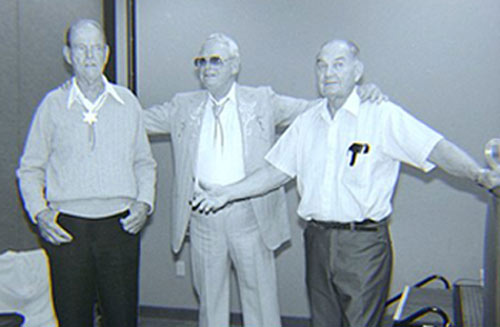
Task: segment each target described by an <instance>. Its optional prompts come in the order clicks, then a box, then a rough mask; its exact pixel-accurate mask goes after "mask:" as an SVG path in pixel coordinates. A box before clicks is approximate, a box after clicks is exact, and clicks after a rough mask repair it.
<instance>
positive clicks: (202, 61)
mask: <svg viewBox="0 0 500 327" xmlns="http://www.w3.org/2000/svg"><path fill="white" fill-rule="evenodd" d="M229 59H231V58H227V59H222V57H220V56H210V57H196V58H194V65H195V67H196V68H202V67H205V66H206V65H208V64H209V63H210V65H211V66H214V67H220V66H222V65H223V64H224V62H225V61H228V60H229Z"/></svg>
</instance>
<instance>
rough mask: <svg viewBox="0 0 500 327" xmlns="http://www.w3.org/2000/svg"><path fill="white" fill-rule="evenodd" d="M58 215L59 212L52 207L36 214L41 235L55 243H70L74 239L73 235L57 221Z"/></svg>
mask: <svg viewBox="0 0 500 327" xmlns="http://www.w3.org/2000/svg"><path fill="white" fill-rule="evenodd" d="M58 216H59V212H57V211H54V210H51V209H45V210H43V211H41V212H40V213H39V214H37V215H36V220H37V222H38V223H37V225H38V230H39V231H40V236H42V237H43V239H44V240H46V241H47V242H49V243H52V244H54V245H60V244H63V243H69V242H71V241H72V240H73V236H71V234H70V233H68V231H66V230H65V229H64V228H62V227H61V226H60V225H59V224H58V223H57V217H58Z"/></svg>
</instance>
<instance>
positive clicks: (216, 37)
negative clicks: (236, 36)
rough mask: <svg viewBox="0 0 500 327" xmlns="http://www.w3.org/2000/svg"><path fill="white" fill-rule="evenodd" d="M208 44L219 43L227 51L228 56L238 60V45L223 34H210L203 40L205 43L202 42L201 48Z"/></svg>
mask: <svg viewBox="0 0 500 327" xmlns="http://www.w3.org/2000/svg"><path fill="white" fill-rule="evenodd" d="M208 42H216V43H221V44H223V45H224V46H225V47H226V48H227V49H228V50H229V56H231V57H235V58H238V59H239V58H240V48H239V47H238V44H237V43H236V41H234V40H233V39H231V38H230V37H229V36H227V35H226V34H223V33H213V34H210V35H209V36H208V37H207V39H206V40H205V42H203V46H205V44H206V43H208Z"/></svg>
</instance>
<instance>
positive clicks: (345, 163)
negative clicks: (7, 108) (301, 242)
mask: <svg viewBox="0 0 500 327" xmlns="http://www.w3.org/2000/svg"><path fill="white" fill-rule="evenodd" d="M358 53H359V49H358V47H357V46H356V45H355V44H354V43H352V42H350V41H344V40H333V41H330V42H328V43H326V44H325V45H324V46H323V47H322V48H321V50H320V52H319V54H318V55H317V61H316V74H317V78H318V86H319V91H320V93H321V95H322V96H323V97H325V99H324V101H323V102H321V103H319V104H317V105H316V106H315V107H314V108H312V109H310V110H309V111H307V112H305V113H303V114H301V115H300V116H299V117H298V118H297V119H296V120H295V121H294V123H292V125H291V126H290V127H289V128H288V130H287V131H286V132H285V133H284V135H283V136H282V137H281V138H280V139H279V140H278V142H277V143H276V144H275V145H274V147H273V148H272V149H271V150H270V151H269V153H268V154H267V155H266V160H267V161H268V162H269V163H270V165H268V166H267V167H265V168H262V169H260V170H259V171H257V172H255V173H254V174H253V175H251V176H249V177H247V178H246V179H245V180H243V181H240V182H238V183H236V184H233V185H229V186H225V187H221V186H213V185H205V186H204V187H205V188H206V190H205V191H201V192H200V193H199V194H197V195H195V197H194V199H193V206H196V207H197V208H198V209H199V210H203V211H204V212H207V213H210V212H216V211H217V209H219V208H223V207H224V206H225V205H226V203H228V202H232V201H234V200H237V199H241V198H248V197H250V196H256V195H261V194H265V193H266V192H268V191H269V190H271V189H273V188H275V187H277V186H279V185H282V184H283V183H286V182H287V181H289V180H290V179H291V178H296V179H297V188H298V192H299V194H300V196H301V200H300V203H299V207H298V214H299V216H300V217H302V218H303V219H304V220H306V221H307V228H306V230H305V247H306V264H307V268H306V269H307V286H308V293H309V297H310V305H311V315H312V325H313V326H314V327H327V326H342V327H361V326H365V327H373V326H378V325H379V323H380V321H381V318H382V315H383V310H384V303H385V299H386V297H387V294H388V288H389V282H390V275H391V266H392V245H391V240H390V235H389V231H388V228H387V219H388V217H389V215H390V214H391V212H392V205H391V199H392V195H393V193H394V189H395V185H396V182H397V179H398V175H399V167H400V163H401V162H403V163H406V164H410V165H412V166H415V167H417V168H419V169H421V170H423V171H424V172H428V171H430V170H431V169H432V168H433V167H434V166H435V165H437V166H439V167H440V168H442V169H444V170H445V171H447V172H448V173H451V174H453V175H456V176H459V177H464V178H468V179H471V180H474V181H476V182H478V183H479V184H481V185H483V186H485V187H488V188H491V187H493V186H496V185H498V184H499V182H500V179H499V177H498V175H496V174H494V173H492V172H491V171H489V170H486V169H482V168H481V167H479V166H478V164H477V163H476V162H475V161H474V160H473V159H472V158H470V157H469V156H468V155H467V154H466V153H464V152H463V151H462V150H460V149H459V148H458V147H457V146H455V145H454V144H452V143H450V142H449V141H448V140H446V139H444V138H443V136H442V135H441V134H439V133H437V132H436V131H434V130H432V129H431V128H429V127H428V126H426V125H425V124H423V123H422V122H420V121H418V120H417V119H415V118H414V117H412V116H411V115H409V114H408V113H407V112H405V111H404V110H403V109H402V108H401V107H399V106H397V105H395V104H394V103H391V102H383V103H380V104H377V103H368V102H365V103H361V102H360V100H359V97H358V95H357V94H356V88H357V86H356V85H357V83H358V81H359V80H360V79H361V77H362V75H363V64H362V62H361V61H360V59H359V57H358ZM220 211H223V210H220Z"/></svg>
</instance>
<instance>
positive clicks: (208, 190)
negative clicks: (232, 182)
mask: <svg viewBox="0 0 500 327" xmlns="http://www.w3.org/2000/svg"><path fill="white" fill-rule="evenodd" d="M228 202H229V196H228V194H227V192H226V190H225V189H224V186H219V185H215V184H208V183H203V182H200V181H198V182H197V183H196V184H195V190H194V193H193V198H192V199H191V201H189V205H190V206H191V209H192V210H193V211H197V212H199V213H202V214H207V215H208V214H209V213H215V212H217V211H218V210H220V209H222V208H223V207H224V206H225V205H226V204H227V203H228Z"/></svg>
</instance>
